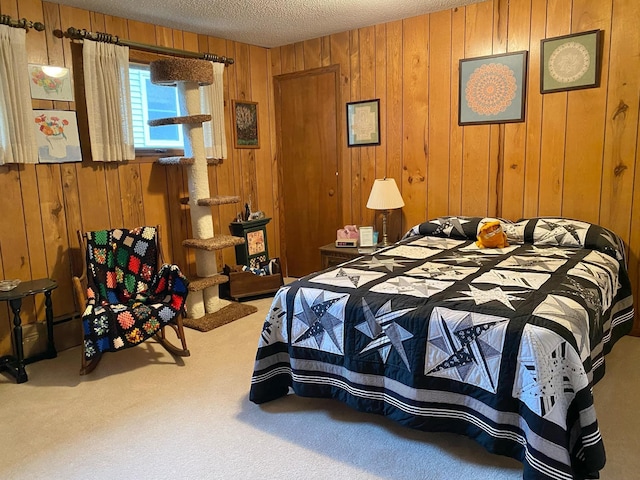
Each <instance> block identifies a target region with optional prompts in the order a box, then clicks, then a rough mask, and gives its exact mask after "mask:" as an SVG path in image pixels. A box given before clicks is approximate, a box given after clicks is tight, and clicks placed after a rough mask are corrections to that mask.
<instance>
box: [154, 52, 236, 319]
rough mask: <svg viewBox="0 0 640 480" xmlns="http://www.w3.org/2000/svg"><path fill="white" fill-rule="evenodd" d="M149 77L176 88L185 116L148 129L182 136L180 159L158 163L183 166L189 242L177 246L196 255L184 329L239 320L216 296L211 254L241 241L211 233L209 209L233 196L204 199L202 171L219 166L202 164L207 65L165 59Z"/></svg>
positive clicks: (218, 277) (205, 161) (209, 76)
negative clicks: (178, 130)
mask: <svg viewBox="0 0 640 480" xmlns="http://www.w3.org/2000/svg"><path fill="white" fill-rule="evenodd" d="M150 71H151V82H152V83H153V84H155V85H164V86H175V87H177V88H178V99H179V104H180V113H181V114H183V115H184V116H179V117H171V118H161V119H156V120H150V121H149V125H150V126H152V127H155V126H161V125H182V129H183V133H184V139H185V141H184V156H183V157H164V158H160V159H159V160H158V161H159V162H160V163H162V164H165V165H184V166H185V167H186V169H187V181H188V189H189V202H188V205H189V210H190V214H191V230H192V235H193V238H191V239H187V240H184V241H183V242H182V245H183V246H184V247H187V248H193V249H195V257H196V272H197V277H196V278H193V279H190V284H189V296H188V298H187V317H188V318H187V319H185V324H187V325H188V324H189V323H188V321H189V320H190V321H192V322H193V321H198V320H199V319H205V317H211V316H212V315H214V314H216V313H220V312H222V311H224V316H226V317H229V316H232V317H234V316H235V318H239V317H240V316H244V315H246V314H247V313H242V314H239V313H238V314H234V313H233V305H234V303H233V302H229V301H226V300H222V299H221V298H220V296H219V291H218V285H220V284H221V283H225V282H227V281H228V280H229V278H228V277H227V276H226V275H221V274H218V266H217V265H216V253H215V252H216V251H217V250H221V249H224V248H229V247H234V246H236V245H240V244H242V243H244V238H242V237H234V236H231V235H222V234H214V231H213V218H212V215H211V207H212V206H214V205H222V204H230V203H238V202H240V197H237V196H213V197H212V196H211V195H210V193H209V175H208V167H207V166H208V165H211V164H213V165H217V164H219V163H221V162H222V160H221V159H207V158H206V155H205V147H204V134H203V130H202V124H203V123H204V122H208V121H210V120H211V115H205V114H201V113H200V108H201V107H200V91H199V86H200V85H210V84H211V83H213V69H212V68H211V64H210V63H209V62H208V61H204V60H194V59H185V58H170V59H163V60H157V61H154V62H151V64H150ZM185 113H186V115H185ZM235 318H232V319H235ZM209 319H210V318H207V320H209ZM227 320H228V319H227ZM196 328H197V326H196Z"/></svg>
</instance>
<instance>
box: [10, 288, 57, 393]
mask: <svg viewBox="0 0 640 480" xmlns="http://www.w3.org/2000/svg"><path fill="white" fill-rule="evenodd" d="M56 288H58V284H57V283H56V282H55V281H54V280H51V279H49V278H41V279H39V280H30V281H27V282H22V283H20V284H19V285H18V286H17V287H16V288H14V289H13V290H9V291H8V292H3V291H0V301H4V302H9V306H10V307H11V311H12V312H13V348H14V352H15V355H5V356H4V357H0V371H3V370H6V371H7V372H9V374H11V375H12V376H13V377H14V378H15V379H16V381H17V382H18V383H24V382H26V381H27V380H29V378H28V377H27V372H26V370H25V368H24V366H25V365H28V364H29V363H33V362H36V361H38V360H42V359H44V358H55V357H56V356H57V355H58V353H57V352H56V347H55V345H54V343H53V305H52V303H51V291H52V290H55V289H56ZM38 293H44V296H45V299H44V306H45V312H46V319H47V349H46V350H45V351H44V352H43V353H40V354H38V355H34V356H32V357H29V358H27V359H25V358H24V350H23V348H22V320H20V310H21V308H22V299H23V298H25V297H29V296H31V295H36V294H38Z"/></svg>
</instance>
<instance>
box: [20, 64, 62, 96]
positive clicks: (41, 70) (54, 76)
mask: <svg viewBox="0 0 640 480" xmlns="http://www.w3.org/2000/svg"><path fill="white" fill-rule="evenodd" d="M29 87H30V88H31V98H38V99H42V100H60V101H63V102H72V101H73V86H72V85H71V75H69V69H68V68H64V67H54V66H51V65H32V64H29Z"/></svg>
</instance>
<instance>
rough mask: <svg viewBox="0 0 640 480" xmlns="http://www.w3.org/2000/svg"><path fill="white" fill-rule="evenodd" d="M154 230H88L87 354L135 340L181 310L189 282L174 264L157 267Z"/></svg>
mask: <svg viewBox="0 0 640 480" xmlns="http://www.w3.org/2000/svg"><path fill="white" fill-rule="evenodd" d="M156 230H157V229H156V228H155V227H139V228H135V229H133V230H125V229H115V230H99V231H95V232H88V233H87V252H86V255H87V287H88V288H87V297H88V302H87V307H86V309H85V311H84V313H83V315H82V324H83V329H84V351H85V358H86V359H88V360H89V359H91V358H92V357H94V356H95V355H97V354H99V353H101V352H113V351H117V350H122V349H124V348H128V347H133V346H135V345H138V344H139V343H141V342H143V341H145V340H146V339H148V338H149V337H151V336H153V335H155V334H156V333H158V331H159V330H160V329H161V328H162V327H163V326H165V325H166V324H167V323H169V322H171V321H173V320H175V318H176V317H177V316H178V315H179V314H180V313H182V311H183V309H184V305H185V301H186V299H187V293H188V290H187V286H188V284H189V281H188V280H187V279H186V277H185V276H184V275H183V274H182V273H181V272H180V268H179V267H178V266H177V265H169V264H164V265H162V266H161V267H160V269H159V270H158V268H157V267H158V265H157V263H158V250H157V245H156V234H157V232H156Z"/></svg>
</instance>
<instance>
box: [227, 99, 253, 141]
mask: <svg viewBox="0 0 640 480" xmlns="http://www.w3.org/2000/svg"><path fill="white" fill-rule="evenodd" d="M231 105H232V108H233V118H234V129H233V133H234V135H233V140H234V147H235V148H260V139H259V138H258V103H257V102H247V101H244V100H242V101H240V100H232V101H231Z"/></svg>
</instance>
